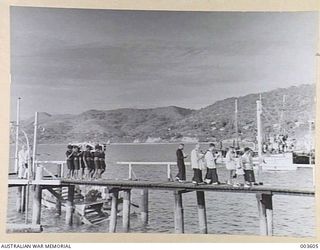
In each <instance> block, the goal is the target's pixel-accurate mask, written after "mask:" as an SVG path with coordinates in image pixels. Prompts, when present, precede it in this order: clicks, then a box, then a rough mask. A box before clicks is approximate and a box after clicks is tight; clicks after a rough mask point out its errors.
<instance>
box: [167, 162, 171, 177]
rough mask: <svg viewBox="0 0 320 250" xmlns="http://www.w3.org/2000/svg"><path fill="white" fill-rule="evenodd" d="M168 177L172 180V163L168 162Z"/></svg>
mask: <svg viewBox="0 0 320 250" xmlns="http://www.w3.org/2000/svg"><path fill="white" fill-rule="evenodd" d="M167 177H168V181H171V165H170V163H168V164H167Z"/></svg>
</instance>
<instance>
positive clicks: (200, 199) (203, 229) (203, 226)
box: [197, 191, 208, 234]
mask: <svg viewBox="0 0 320 250" xmlns="http://www.w3.org/2000/svg"><path fill="white" fill-rule="evenodd" d="M197 204H198V216H199V230H200V233H202V234H207V233H208V227H207V215H206V202H205V197H204V191H197Z"/></svg>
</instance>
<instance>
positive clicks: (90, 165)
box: [66, 144, 106, 180]
mask: <svg viewBox="0 0 320 250" xmlns="http://www.w3.org/2000/svg"><path fill="white" fill-rule="evenodd" d="M105 157H106V155H105V150H104V149H103V147H102V146H101V145H98V144H97V145H96V146H95V147H94V148H93V147H92V146H90V145H85V146H79V145H70V144H69V145H68V147H67V151H66V162H67V167H68V175H67V177H68V178H71V179H80V178H81V179H89V180H91V179H98V178H101V176H102V174H103V173H104V172H105V170H106V163H105Z"/></svg>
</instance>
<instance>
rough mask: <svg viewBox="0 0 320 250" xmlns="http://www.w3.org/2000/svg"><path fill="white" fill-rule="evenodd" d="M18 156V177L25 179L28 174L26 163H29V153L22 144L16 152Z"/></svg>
mask: <svg viewBox="0 0 320 250" xmlns="http://www.w3.org/2000/svg"><path fill="white" fill-rule="evenodd" d="M18 158H19V161H18V162H19V171H18V177H19V178H20V179H26V178H27V176H28V171H27V170H28V163H29V153H28V150H27V147H26V146H25V145H23V146H22V148H21V150H20V151H19V154H18Z"/></svg>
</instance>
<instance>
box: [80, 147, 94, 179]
mask: <svg viewBox="0 0 320 250" xmlns="http://www.w3.org/2000/svg"><path fill="white" fill-rule="evenodd" d="M91 150H92V147H91V146H90V145H86V150H85V151H84V152H83V156H82V157H83V163H84V165H85V178H86V179H92V178H93V174H94V162H93V153H92V152H91Z"/></svg>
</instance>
